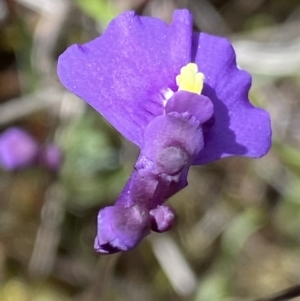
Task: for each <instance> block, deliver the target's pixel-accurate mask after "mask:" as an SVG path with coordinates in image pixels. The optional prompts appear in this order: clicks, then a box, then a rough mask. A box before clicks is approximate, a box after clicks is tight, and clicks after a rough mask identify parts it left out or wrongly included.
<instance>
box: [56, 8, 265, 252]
mask: <svg viewBox="0 0 300 301" xmlns="http://www.w3.org/2000/svg"><path fill="white" fill-rule="evenodd" d="M192 25H193V23H192V17H191V15H190V13H189V12H188V11H187V10H177V11H175V13H174V17H173V22H172V23H171V24H170V25H167V24H166V23H164V22H162V21H160V20H157V19H155V18H151V17H140V16H137V15H135V13H134V12H125V13H123V14H121V15H120V16H118V17H117V18H115V19H114V20H113V21H112V22H111V23H110V24H109V26H108V28H107V30H106V31H105V32H104V33H103V35H102V36H100V37H98V38H96V39H95V40H93V41H91V42H89V43H87V44H85V45H82V46H79V45H73V46H71V47H69V48H68V49H67V50H66V52H65V53H63V54H62V55H61V56H60V58H59V62H58V74H59V77H60V79H61V81H62V83H63V84H64V85H65V86H66V88H67V89H69V90H70V91H71V92H73V93H75V94H76V95H78V96H79V97H81V98H83V99H84V100H86V101H87V102H88V103H89V104H90V105H91V106H93V107H94V108H95V109H96V110H97V111H98V112H99V113H100V114H102V115H103V116H104V117H105V118H106V119H107V120H108V121H109V122H110V123H111V124H112V125H113V126H114V127H115V128H116V129H117V130H118V131H119V132H120V133H121V134H122V135H123V136H125V137H126V138H127V139H129V140H130V141H132V142H133V143H135V144H136V145H138V146H139V147H140V156H139V158H138V160H137V162H136V164H135V167H134V171H133V173H132V175H131V177H130V179H129V181H128V182H127V184H126V185H125V187H124V189H123V191H122V193H121V195H120V197H119V199H118V200H117V202H116V204H115V205H114V206H111V207H106V208H104V209H102V210H101V211H100V212H99V215H98V233H97V237H96V240H95V249H96V250H97V251H98V252H100V253H113V252H117V251H127V250H129V249H131V248H133V247H135V246H136V245H137V244H138V243H139V242H140V241H141V240H142V238H143V237H145V236H146V235H148V234H149V233H150V230H153V231H157V232H163V231H167V230H168V229H169V228H170V227H171V225H172V223H173V221H174V212H173V211H172V209H171V208H169V207H167V206H165V205H164V204H163V203H164V202H165V201H166V200H167V199H168V198H169V197H170V196H172V195H173V194H175V193H176V192H178V191H179V190H181V189H182V188H184V187H185V186H186V185H187V173H188V170H189V168H190V166H191V165H198V164H204V163H209V162H212V161H215V160H218V159H220V158H224V157H228V156H246V157H253V158H258V157H261V156H263V155H265V154H266V153H267V152H268V150H269V148H270V145H271V142H270V140H271V128H270V120H269V115H268V113H266V112H265V111H264V110H262V109H259V108H256V107H254V106H253V105H252V104H251V103H250V102H249V99H248V91H249V88H250V85H251V77H250V75H249V74H248V73H246V72H245V71H242V70H240V69H239V68H238V67H237V65H236V60H235V53H234V50H233V48H232V46H231V44H230V43H229V42H228V40H227V39H225V38H220V37H215V36H211V35H208V34H205V33H197V32H193V31H192Z"/></svg>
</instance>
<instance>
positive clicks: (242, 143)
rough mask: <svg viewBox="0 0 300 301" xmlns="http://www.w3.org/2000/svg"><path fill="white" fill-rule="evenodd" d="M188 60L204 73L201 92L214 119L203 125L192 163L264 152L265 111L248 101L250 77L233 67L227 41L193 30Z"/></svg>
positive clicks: (268, 136)
mask: <svg viewBox="0 0 300 301" xmlns="http://www.w3.org/2000/svg"><path fill="white" fill-rule="evenodd" d="M192 59H193V60H194V61H195V62H196V63H197V65H198V68H199V71H201V72H202V73H204V75H205V82H204V89H203V95H205V96H207V97H209V98H210V99H211V101H212V102H213V105H214V118H213V120H212V121H209V122H208V124H207V125H206V126H204V127H203V130H204V142H205V147H204V148H203V150H202V151H201V152H200V153H199V154H198V156H197V157H196V159H195V161H194V163H193V164H204V163H208V162H211V161H214V160H217V159H220V158H222V157H227V156H235V155H241V156H247V157H254V158H258V157H261V156H263V155H265V154H266V153H267V152H268V150H269V148H270V145H271V126H270V119H269V114H268V113H267V112H265V111H264V110H262V109H259V108H256V107H254V106H253V105H252V104H251V103H250V102H249V99H248V91H249V88H250V86H251V77H250V75H249V74H248V73H246V72H245V71H242V70H240V69H239V68H238V67H237V65H236V57H235V52H234V50H233V48H232V46H231V44H230V43H229V41H228V40H227V39H225V38H219V37H214V36H211V35H208V34H204V33H201V34H197V33H195V34H194V35H193V46H192Z"/></svg>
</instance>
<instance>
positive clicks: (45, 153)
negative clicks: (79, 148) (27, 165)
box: [39, 143, 62, 171]
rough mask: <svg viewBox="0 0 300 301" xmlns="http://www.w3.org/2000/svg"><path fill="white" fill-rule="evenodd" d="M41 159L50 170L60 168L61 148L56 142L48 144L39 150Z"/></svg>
mask: <svg viewBox="0 0 300 301" xmlns="http://www.w3.org/2000/svg"><path fill="white" fill-rule="evenodd" d="M39 161H40V163H41V164H42V165H43V166H45V167H46V168H48V169H50V170H53V171H56V170H58V169H59V168H60V166H61V163H62V153H61V149H60V148H59V147H58V146H57V145H56V144H52V143H50V144H46V145H45V146H44V147H43V148H41V150H40V152H39Z"/></svg>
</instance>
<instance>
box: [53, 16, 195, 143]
mask: <svg viewBox="0 0 300 301" xmlns="http://www.w3.org/2000/svg"><path fill="white" fill-rule="evenodd" d="M191 40H192V19H191V15H190V13H189V12H188V11H186V10H180V11H176V12H175V13H174V18H173V22H172V24H171V25H167V24H166V23H164V22H163V21H160V20H158V19H155V18H150V17H139V16H136V15H135V13H134V12H125V13H123V14H121V15H120V16H119V17H117V18H116V19H114V20H113V21H112V22H111V23H110V24H109V26H108V28H107V30H106V31H105V32H104V34H103V35H102V36H100V37H98V38H96V39H95V40H93V41H91V42H89V43H87V44H85V45H83V46H78V45H73V46H71V47H69V48H68V49H67V50H66V52H65V53H63V54H62V55H61V56H60V58H59V62H58V75H59V77H60V79H61V81H62V83H63V84H64V85H65V86H66V88H68V89H69V90H70V91H71V92H73V93H75V94H77V95H78V96H79V97H81V98H83V99H84V100H86V101H87V102H88V103H89V104H90V105H91V106H93V107H94V108H95V109H96V110H97V111H98V112H99V113H101V114H102V115H103V116H104V117H105V118H106V119H107V120H108V121H109V122H110V123H111V124H112V125H113V126H115V128H116V129H117V130H119V131H120V132H121V133H122V134H123V135H124V136H125V137H126V138H128V139H129V140H131V141H132V142H134V143H136V144H138V145H140V143H141V141H142V135H143V130H144V128H145V127H146V126H147V124H148V123H149V122H150V121H151V120H152V119H153V118H154V117H155V116H158V115H161V114H162V113H163V106H162V99H161V97H160V93H161V92H162V91H163V90H165V89H167V88H170V89H176V86H175V77H176V75H177V74H178V73H179V70H180V68H181V67H182V66H183V65H185V64H187V63H188V62H189V61H190V55H191Z"/></svg>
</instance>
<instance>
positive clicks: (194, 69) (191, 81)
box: [176, 63, 204, 95]
mask: <svg viewBox="0 0 300 301" xmlns="http://www.w3.org/2000/svg"><path fill="white" fill-rule="evenodd" d="M203 82H204V74H203V73H201V72H198V66H197V65H196V64H195V63H188V64H187V65H185V66H183V67H182V68H181V69H180V74H179V75H177V76H176V84H177V86H178V87H179V89H178V90H183V91H187V92H192V93H196V94H199V95H200V94H201V92H202V89H203Z"/></svg>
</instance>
